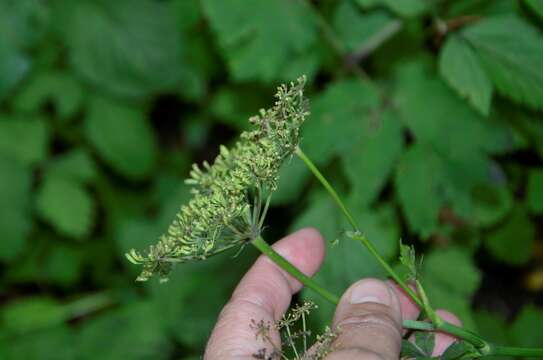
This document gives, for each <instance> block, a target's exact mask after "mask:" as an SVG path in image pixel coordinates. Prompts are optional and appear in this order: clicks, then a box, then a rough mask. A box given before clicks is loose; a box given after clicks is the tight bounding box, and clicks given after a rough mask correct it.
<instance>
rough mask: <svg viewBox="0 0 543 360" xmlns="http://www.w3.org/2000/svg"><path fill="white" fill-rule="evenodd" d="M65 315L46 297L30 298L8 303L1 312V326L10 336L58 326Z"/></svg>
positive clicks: (62, 310) (57, 305) (59, 307)
mask: <svg viewBox="0 0 543 360" xmlns="http://www.w3.org/2000/svg"><path fill="white" fill-rule="evenodd" d="M65 318H66V313H65V311H64V309H63V308H62V306H61V305H60V304H58V303H57V302H56V301H55V300H54V299H51V298H48V297H31V298H25V299H23V300H19V301H16V302H12V303H9V304H8V305H7V306H5V307H4V308H3V310H2V324H3V326H5V330H7V331H9V332H10V333H11V334H24V333H28V332H31V331H35V330H39V329H43V328H47V327H51V326H54V325H59V324H61V323H62V322H64V320H65Z"/></svg>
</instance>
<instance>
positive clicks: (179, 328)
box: [152, 254, 249, 350]
mask: <svg viewBox="0 0 543 360" xmlns="http://www.w3.org/2000/svg"><path fill="white" fill-rule="evenodd" d="M233 255H234V254H226V255H225V256H224V257H221V256H219V257H216V258H215V259H213V260H212V261H206V262H205V263H202V262H200V263H193V264H184V265H183V266H180V267H179V268H178V269H176V271H175V273H174V274H172V275H173V277H172V279H171V282H170V283H169V284H168V285H167V286H164V285H161V284H158V283H154V284H152V296H153V302H154V303H155V305H156V307H157V309H158V312H159V313H160V320H161V322H162V324H163V325H164V326H165V327H166V329H168V331H169V333H170V334H171V335H172V336H173V337H174V338H176V339H177V340H179V341H180V342H181V343H182V344H183V345H185V346H188V347H190V348H193V349H198V350H199V349H202V348H203V347H204V346H205V343H206V341H207V338H208V337H209V334H210V333H211V331H212V330H213V326H214V325H215V323H216V322H217V317H218V315H219V312H220V311H221V309H222V307H223V306H224V301H225V299H227V298H228V297H229V296H230V294H231V293H232V291H233V289H234V287H235V285H236V283H237V282H238V279H239V278H240V277H241V276H243V273H242V271H240V270H241V269H240V267H239V266H237V267H233V266H232V265H231V264H232V259H231V256H233ZM243 255H245V254H243ZM244 257H245V258H247V256H244ZM237 259H239V258H237ZM225 267H228V268H229V271H228V272H227V273H226V272H224V269H225ZM221 272H222V274H221ZM202 284H206V286H205V288H203V287H202ZM195 303H197V304H198V306H197V307H195V306H193V305H192V304H195ZM178 319H183V322H180V321H178ZM187 323H190V324H192V325H191V331H186V324H187ZM247 326H249V324H247Z"/></svg>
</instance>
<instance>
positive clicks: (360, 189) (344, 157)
mask: <svg viewBox="0 0 543 360" xmlns="http://www.w3.org/2000/svg"><path fill="white" fill-rule="evenodd" d="M375 117H376V118H375V119H374V120H373V121H374V122H375V123H374V125H373V127H372V128H370V129H369V130H368V131H367V133H366V134H364V136H363V138H362V139H361V140H360V141H358V142H357V144H355V145H354V146H352V147H351V148H349V149H347V150H346V151H344V152H342V153H341V164H342V166H343V169H344V171H345V174H346V175H347V178H348V179H349V182H350V183H351V187H352V188H351V192H352V195H351V196H352V197H353V198H354V199H355V200H354V201H355V202H356V203H357V204H360V205H361V206H368V205H370V204H371V203H372V202H373V201H375V199H376V198H377V197H378V196H379V193H380V192H381V190H382V189H383V187H384V186H385V184H386V182H387V180H388V178H389V176H390V175H391V173H392V172H393V169H394V166H395V165H396V163H397V161H398V159H399V157H400V155H401V152H402V150H403V142H404V141H403V134H402V128H401V124H400V122H399V121H398V117H397V116H394V115H393V114H392V113H390V112H384V113H381V114H379V115H376V116H375Z"/></svg>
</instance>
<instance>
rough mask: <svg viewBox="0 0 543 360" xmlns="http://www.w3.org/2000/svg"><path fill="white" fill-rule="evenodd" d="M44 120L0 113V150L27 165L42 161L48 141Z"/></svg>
mask: <svg viewBox="0 0 543 360" xmlns="http://www.w3.org/2000/svg"><path fill="white" fill-rule="evenodd" d="M45 121H46V120H45V119H42V118H31V119H26V118H25V117H10V116H6V115H3V116H2V115H0V152H2V153H4V154H6V155H10V156H13V157H14V158H16V159H17V160H19V161H21V162H22V163H25V164H29V165H33V164H35V163H37V162H40V161H42V160H43V159H44V158H45V157H46V155H47V146H48V142H49V132H48V129H47V126H46V122H45Z"/></svg>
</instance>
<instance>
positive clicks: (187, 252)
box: [126, 77, 308, 281]
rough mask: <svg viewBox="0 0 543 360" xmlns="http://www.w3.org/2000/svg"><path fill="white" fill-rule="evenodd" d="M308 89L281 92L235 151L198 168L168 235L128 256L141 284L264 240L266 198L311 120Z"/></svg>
mask: <svg viewBox="0 0 543 360" xmlns="http://www.w3.org/2000/svg"><path fill="white" fill-rule="evenodd" d="M304 85H305V77H301V78H299V79H298V80H297V82H295V83H291V84H290V86H286V85H282V86H280V87H279V88H278V90H277V94H276V102H275V104H274V106H273V107H272V108H271V109H268V110H260V113H259V115H257V116H253V117H251V118H250V119H249V121H250V123H251V124H253V126H254V129H253V130H251V131H246V132H243V133H242V134H241V136H240V140H239V141H238V142H237V143H236V144H235V145H234V146H233V148H232V149H230V150H229V149H227V148H226V147H224V146H221V148H220V153H219V155H218V156H217V158H216V159H215V161H214V163H213V165H210V164H209V163H207V162H204V163H203V168H200V167H199V166H198V165H196V164H195V165H193V169H192V171H191V173H190V176H191V177H190V179H188V180H186V183H188V184H190V185H191V186H192V194H193V197H192V199H191V200H190V201H189V202H188V204H186V205H183V206H182V207H181V210H180V211H179V213H178V214H177V216H176V218H175V219H174V221H173V222H172V224H171V225H170V227H169V228H168V231H167V232H166V233H165V234H164V235H162V236H161V238H160V240H159V242H158V243H157V244H155V245H151V246H150V247H149V249H148V251H146V253H145V254H141V253H139V252H137V251H136V250H134V249H132V250H131V251H130V252H129V253H128V254H126V256H127V258H128V259H129V260H130V261H131V262H132V263H135V264H142V265H143V271H142V272H141V274H140V275H139V277H138V278H137V280H139V281H145V280H147V279H148V278H150V277H151V276H152V275H154V274H158V275H159V276H160V278H161V280H163V281H164V280H167V276H168V274H169V272H170V271H171V268H172V266H173V264H174V263H178V262H185V261H189V260H201V259H205V258H207V257H208V256H211V255H214V254H217V253H220V252H222V251H224V250H227V249H230V248H232V247H236V246H240V245H243V244H245V243H247V242H248V241H251V240H252V239H255V238H256V237H258V236H259V235H260V230H261V228H262V223H263V220H264V216H265V213H266V210H267V204H268V202H267V201H263V198H264V194H265V193H268V194H271V192H273V191H274V190H275V188H276V184H277V180H278V172H279V168H280V167H281V165H282V164H283V163H284V162H285V160H286V159H288V158H290V157H291V156H292V154H293V152H294V151H295V149H296V147H297V146H298V142H299V140H300V126H301V125H302V123H303V121H304V119H305V117H306V116H307V115H308V112H307V102H306V100H305V99H304V94H303V90H304ZM267 200H268V201H269V197H268V198H267ZM264 204H265V205H264Z"/></svg>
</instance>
